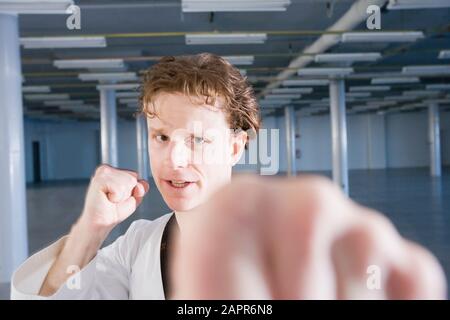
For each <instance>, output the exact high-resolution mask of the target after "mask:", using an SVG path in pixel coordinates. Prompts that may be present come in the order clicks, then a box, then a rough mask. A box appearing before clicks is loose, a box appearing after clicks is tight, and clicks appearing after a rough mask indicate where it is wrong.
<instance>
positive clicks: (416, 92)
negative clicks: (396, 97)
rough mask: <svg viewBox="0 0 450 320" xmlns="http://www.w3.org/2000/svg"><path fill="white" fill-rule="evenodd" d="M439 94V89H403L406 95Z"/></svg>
mask: <svg viewBox="0 0 450 320" xmlns="http://www.w3.org/2000/svg"><path fill="white" fill-rule="evenodd" d="M437 94H439V91H428V90H408V91H403V95H404V96H433V95H437Z"/></svg>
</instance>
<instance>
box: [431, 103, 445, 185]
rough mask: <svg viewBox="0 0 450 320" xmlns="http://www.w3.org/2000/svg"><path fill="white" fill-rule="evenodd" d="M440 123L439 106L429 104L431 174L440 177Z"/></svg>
mask: <svg viewBox="0 0 450 320" xmlns="http://www.w3.org/2000/svg"><path fill="white" fill-rule="evenodd" d="M439 131H440V124H439V106H438V104H437V103H431V104H430V105H429V106H428V135H429V144H430V174H431V176H432V177H440V176H441V172H442V166H441V138H440V132H439Z"/></svg>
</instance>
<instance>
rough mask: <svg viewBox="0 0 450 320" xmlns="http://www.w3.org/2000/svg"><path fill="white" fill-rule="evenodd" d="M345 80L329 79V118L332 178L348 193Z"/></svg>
mask: <svg viewBox="0 0 450 320" xmlns="http://www.w3.org/2000/svg"><path fill="white" fill-rule="evenodd" d="M344 81H345V80H344V79H330V119H331V141H332V161H333V180H334V182H335V183H337V184H338V185H339V186H341V188H342V189H343V191H344V192H345V193H346V194H348V163H347V123H346V114H345V111H346V107H345V82H344Z"/></svg>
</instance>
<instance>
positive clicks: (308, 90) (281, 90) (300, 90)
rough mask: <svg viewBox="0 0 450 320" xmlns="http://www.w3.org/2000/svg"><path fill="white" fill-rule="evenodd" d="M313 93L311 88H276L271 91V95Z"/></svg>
mask: <svg viewBox="0 0 450 320" xmlns="http://www.w3.org/2000/svg"><path fill="white" fill-rule="evenodd" d="M311 92H313V88H276V89H272V93H275V94H279V93H294V94H295V93H297V94H309V93H311Z"/></svg>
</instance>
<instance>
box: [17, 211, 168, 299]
mask: <svg viewBox="0 0 450 320" xmlns="http://www.w3.org/2000/svg"><path fill="white" fill-rule="evenodd" d="M171 215H172V213H168V214H166V215H164V216H162V217H160V218H158V219H156V220H153V221H149V220H138V221H135V222H133V223H132V224H131V226H130V228H129V229H128V230H127V232H126V233H125V234H124V235H123V236H121V237H119V238H118V239H117V240H116V241H115V242H114V243H112V244H111V245H109V246H107V247H105V248H103V249H101V250H99V251H98V253H97V255H96V256H95V258H94V259H92V261H91V262H90V263H89V264H88V265H86V266H85V267H84V268H83V269H81V271H80V272H79V273H78V274H75V275H73V276H71V277H70V278H69V279H68V280H67V281H66V283H65V284H63V285H62V286H61V288H59V290H58V291H57V292H56V293H55V294H54V295H52V296H50V297H42V296H39V295H38V292H39V290H40V287H41V286H42V283H43V281H44V279H45V277H46V275H47V273H48V271H49V269H50V267H51V266H52V264H53V262H54V261H55V258H56V256H57V254H58V252H59V251H60V250H61V248H62V246H63V244H64V242H65V240H66V237H63V238H61V239H60V240H58V241H57V242H55V243H54V244H52V245H50V246H49V247H47V248H45V249H43V250H41V251H39V252H38V253H36V254H34V255H33V256H31V257H30V258H28V259H27V260H26V261H25V262H24V263H23V264H22V265H21V266H20V267H19V268H18V269H17V270H16V271H15V272H14V274H13V277H12V280H11V299H165V297H164V289H163V283H162V277H161V263H160V246H161V238H162V234H163V231H164V227H165V226H166V224H167V222H168V221H169V219H170V217H171ZM74 277H80V278H77V279H79V281H78V280H76V279H75V278H74ZM78 283H79V284H80V286H77V284H78ZM78 287H79V288H78Z"/></svg>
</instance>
